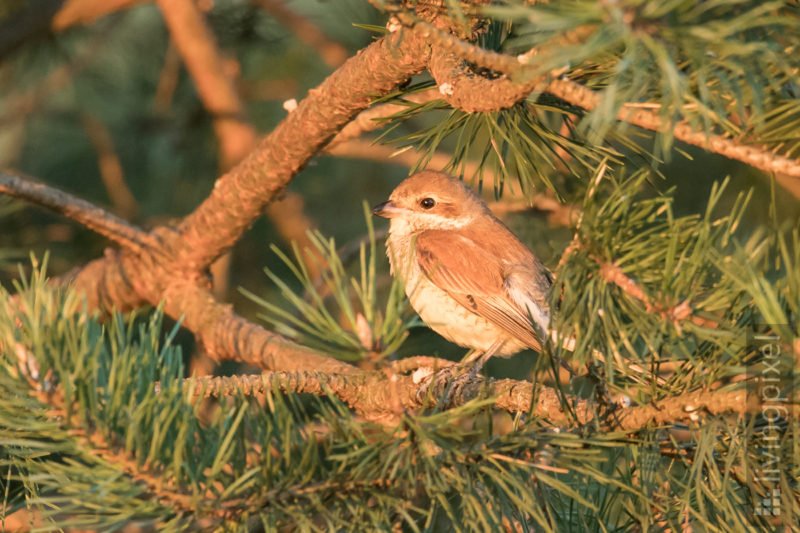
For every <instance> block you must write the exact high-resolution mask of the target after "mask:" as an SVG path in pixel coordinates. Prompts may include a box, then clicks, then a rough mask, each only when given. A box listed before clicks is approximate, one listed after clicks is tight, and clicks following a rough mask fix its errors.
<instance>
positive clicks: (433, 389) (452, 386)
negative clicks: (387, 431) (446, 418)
mask: <svg viewBox="0 0 800 533" xmlns="http://www.w3.org/2000/svg"><path fill="white" fill-rule="evenodd" d="M482 366H483V365H480V364H464V363H460V364H456V365H453V366H449V367H447V368H443V369H441V370H439V371H438V372H435V373H433V374H431V375H430V376H428V377H427V378H426V380H425V381H424V382H423V383H422V384H421V385H420V388H419V390H418V391H417V401H419V402H420V403H422V404H424V403H426V399H427V398H434V399H437V400H438V401H437V404H438V405H439V406H440V407H452V406H454V405H456V404H461V403H463V401H464V400H466V399H468V398H466V397H465V396H467V395H469V394H470V392H471V390H470V389H472V388H473V387H475V388H476V389H477V386H479V385H480V384H481V382H482V381H483V376H481V375H480V370H481V367H482ZM465 393H466V394H465ZM470 397H471V396H470Z"/></svg>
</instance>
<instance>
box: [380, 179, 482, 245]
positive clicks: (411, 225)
mask: <svg viewBox="0 0 800 533" xmlns="http://www.w3.org/2000/svg"><path fill="white" fill-rule="evenodd" d="M372 212H373V214H375V215H378V216H380V217H384V218H389V219H392V227H393V231H394V227H395V226H396V225H397V226H402V227H403V229H404V231H406V232H408V233H416V232H419V231H426V230H445V229H457V228H462V227H464V226H466V225H467V224H469V223H470V222H472V221H473V220H474V219H475V218H476V217H479V216H482V215H484V214H486V213H488V208H487V207H486V204H484V203H483V201H482V200H481V199H480V198H479V197H478V196H477V195H476V194H475V193H473V192H472V191H471V190H470V189H469V187H467V186H466V185H464V184H463V183H462V182H461V181H460V180H458V179H456V178H454V177H452V176H449V175H447V174H445V173H443V172H433V171H429V170H426V171H423V172H418V173H417V174H414V175H413V176H411V177H409V178H407V179H406V180H404V181H403V182H402V183H400V185H398V186H397V188H395V190H394V191H392V194H391V196H389V200H388V201H386V202H383V203H381V204H378V205H376V206H375V207H374V208H373V209H372Z"/></svg>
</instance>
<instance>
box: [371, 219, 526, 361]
mask: <svg viewBox="0 0 800 533" xmlns="http://www.w3.org/2000/svg"><path fill="white" fill-rule="evenodd" d="M386 248H387V253H388V255H389V262H390V263H391V267H392V273H393V274H394V275H395V276H396V277H398V278H399V279H400V281H401V282H402V283H403V286H404V289H405V293H406V296H408V300H409V302H410V303H411V307H413V308H414V310H415V311H416V312H417V314H418V315H419V316H420V318H421V319H422V320H423V322H425V324H426V325H427V326H428V327H430V328H431V329H432V330H434V331H435V332H436V333H438V334H439V335H441V336H442V337H444V338H445V339H447V340H449V341H450V342H453V343H455V344H458V345H459V346H463V347H466V348H471V349H476V350H481V351H485V350H488V349H489V347H490V346H492V345H493V344H494V343H495V342H496V341H498V340H503V339H504V340H505V342H504V343H503V345H502V347H501V348H500V350H499V351H498V352H497V353H496V355H499V356H504V355H513V354H515V353H517V352H519V351H520V350H523V349H525V348H526V347H525V345H524V344H523V343H521V342H519V341H518V340H517V339H515V338H514V337H513V336H511V335H509V334H508V333H507V332H506V331H505V330H503V329H501V328H499V327H498V326H496V325H494V324H493V323H492V322H490V321H489V320H487V319H485V318H483V317H482V316H480V315H477V314H475V313H473V312H472V311H470V310H468V309H467V308H466V307H464V306H462V305H461V304H459V303H458V302H457V301H456V300H455V299H454V298H452V297H451V296H450V295H449V294H448V293H447V292H446V291H444V290H442V289H440V288H439V287H438V286H436V285H435V284H434V283H433V282H432V281H431V280H430V279H429V278H428V277H427V276H426V275H425V273H424V272H423V271H422V269H421V268H420V266H419V263H418V262H417V257H416V251H415V249H414V242H413V237H410V236H405V235H397V234H396V233H395V234H392V232H391V231H390V234H389V238H388V239H387V241H386Z"/></svg>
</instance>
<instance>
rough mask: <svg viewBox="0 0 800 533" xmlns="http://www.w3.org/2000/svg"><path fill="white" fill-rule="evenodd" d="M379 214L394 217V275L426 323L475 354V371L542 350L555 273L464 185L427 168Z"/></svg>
mask: <svg viewBox="0 0 800 533" xmlns="http://www.w3.org/2000/svg"><path fill="white" fill-rule="evenodd" d="M372 212H373V213H374V214H376V215H378V216H381V217H384V218H388V219H389V220H390V225H389V237H388V238H387V240H386V248H387V253H388V255H389V261H390V264H391V270H392V274H393V275H394V276H397V277H398V278H399V279H400V280H401V281H402V282H403V284H404V285H405V291H406V295H407V296H408V299H409V300H410V302H411V305H412V307H413V308H414V309H415V310H416V311H417V313H418V314H419V316H420V317H421V318H422V320H423V321H424V322H425V323H426V324H427V325H428V326H429V327H430V328H431V329H433V330H434V331H436V332H437V333H439V334H440V335H442V336H443V337H444V338H446V339H448V340H449V341H451V342H454V343H455V344H458V345H460V346H463V347H466V348H470V349H471V350H473V352H472V353H471V354H470V355H469V356H468V357H466V358H465V360H464V362H473V361H474V362H475V367H474V370H473V374H474V373H477V371H478V370H479V369H480V368H481V366H482V365H483V364H484V363H485V362H486V361H487V360H488V359H489V358H490V357H492V356H493V355H498V356H510V355H513V354H515V353H517V352H519V351H520V350H523V349H525V348H533V349H534V350H537V351H540V350H541V339H544V338H546V337H545V336H546V335H548V328H549V322H550V309H549V307H548V303H547V298H548V293H549V290H550V286H551V285H552V276H551V274H550V272H549V271H548V270H547V268H546V267H545V266H544V265H542V263H541V262H540V261H539V260H538V259H537V258H536V256H534V255H533V253H532V252H531V251H530V250H529V249H528V247H527V246H525V245H524V244H522V242H520V240H519V239H518V238H517V237H516V236H515V235H514V234H513V233H511V231H510V230H509V229H508V228H507V227H506V226H505V225H504V224H503V223H502V222H500V221H499V220H498V219H497V218H496V217H495V216H494V215H493V214H492V212H491V211H490V210H489V208H488V207H487V205H486V204H485V203H484V202H483V201H482V200H481V199H480V198H479V197H478V196H477V195H476V194H475V193H473V192H472V191H471V190H470V189H469V188H468V187H467V186H466V185H464V184H463V183H462V182H461V181H459V180H457V179H456V178H453V177H451V176H448V175H447V174H444V173H441V172H431V171H424V172H419V173H417V174H414V175H413V176H411V177H410V178H408V179H406V180H405V181H403V182H402V183H401V184H400V185H398V186H397V188H396V189H395V190H394V191H393V192H392V194H391V196H390V197H389V200H388V201H387V202H384V203H382V204H379V205H377V206H375V208H374V209H373V211H372Z"/></svg>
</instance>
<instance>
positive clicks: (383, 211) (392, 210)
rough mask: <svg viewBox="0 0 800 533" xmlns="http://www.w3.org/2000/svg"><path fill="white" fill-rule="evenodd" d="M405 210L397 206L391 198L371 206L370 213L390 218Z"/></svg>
mask: <svg viewBox="0 0 800 533" xmlns="http://www.w3.org/2000/svg"><path fill="white" fill-rule="evenodd" d="M403 211H405V210H404V209H403V208H402V207H397V206H396V205H394V204H393V203H392V201H391V200H388V201H386V202H382V203H380V204H378V205H376V206H375V207H373V208H372V214H373V215H378V216H379V217H383V218H392V217H395V216H397V215H399V214H400V213H402V212H403Z"/></svg>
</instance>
